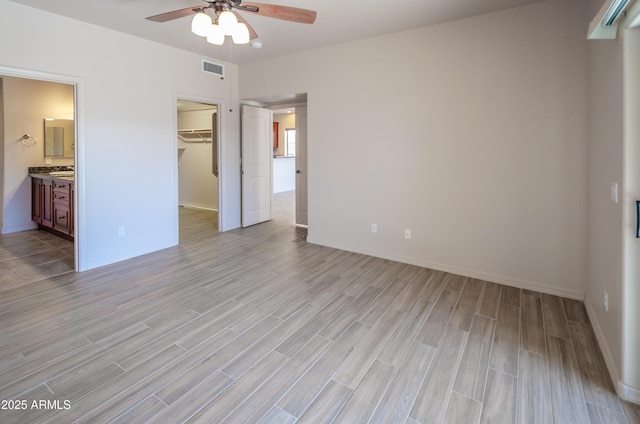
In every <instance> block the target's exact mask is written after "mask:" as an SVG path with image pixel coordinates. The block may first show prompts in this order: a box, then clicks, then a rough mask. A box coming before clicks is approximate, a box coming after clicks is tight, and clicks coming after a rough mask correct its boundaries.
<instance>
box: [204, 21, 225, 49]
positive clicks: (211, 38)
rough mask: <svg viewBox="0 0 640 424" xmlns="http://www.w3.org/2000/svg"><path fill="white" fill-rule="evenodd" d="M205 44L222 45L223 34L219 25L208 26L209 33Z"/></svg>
mask: <svg viewBox="0 0 640 424" xmlns="http://www.w3.org/2000/svg"><path fill="white" fill-rule="evenodd" d="M207 43H211V44H215V45H216V46H221V45H223V44H224V32H223V31H222V28H220V25H216V24H213V25H211V26H209V33H208V34H207Z"/></svg>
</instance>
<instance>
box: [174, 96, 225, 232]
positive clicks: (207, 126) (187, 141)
mask: <svg viewBox="0 0 640 424" xmlns="http://www.w3.org/2000/svg"><path fill="white" fill-rule="evenodd" d="M219 110H220V107H219V105H218V104H217V103H214V102H209V101H206V100H193V99H183V98H180V99H177V100H176V129H177V130H176V138H177V161H178V220H179V231H180V235H179V236H180V237H179V239H183V236H188V237H189V238H192V237H193V236H195V235H197V234H201V235H204V234H212V233H217V232H218V231H219V226H220V223H219V222H220V220H219V210H220V190H219V185H220V182H219V178H218V177H219V173H218V166H219V164H218V153H219V146H218V137H219V131H218V128H219V125H218V123H219V119H218V116H219ZM194 228H197V230H195V231H193V230H190V229H194ZM186 232H189V233H188V234H187V233H186ZM192 233H193V234H192Z"/></svg>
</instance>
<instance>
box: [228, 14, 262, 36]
mask: <svg viewBox="0 0 640 424" xmlns="http://www.w3.org/2000/svg"><path fill="white" fill-rule="evenodd" d="M232 12H233V14H234V15H236V18H237V19H238V22H242V23H243V24H245V25H246V26H247V29H248V30H249V39H250V40H255V39H256V38H258V33H256V31H255V30H254V29H253V27H252V26H251V25H249V22H247V20H246V19H245V18H244V17H243V16H242V15H241V14H239V13H238V12H236V11H233V10H232Z"/></svg>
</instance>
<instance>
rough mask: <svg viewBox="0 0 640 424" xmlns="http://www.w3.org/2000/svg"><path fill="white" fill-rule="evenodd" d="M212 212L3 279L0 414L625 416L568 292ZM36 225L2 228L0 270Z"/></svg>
mask: <svg viewBox="0 0 640 424" xmlns="http://www.w3.org/2000/svg"><path fill="white" fill-rule="evenodd" d="M215 219H216V218H215V215H214V214H212V213H209V212H203V211H195V210H188V209H181V211H180V226H181V229H180V237H181V243H180V246H176V247H174V248H170V249H166V250H163V251H160V252H155V253H152V254H149V255H146V256H143V257H139V258H135V259H131V260H128V261H124V262H121V263H118V264H115V265H111V266H106V267H102V268H100V269H96V270H91V271H87V272H83V273H73V272H67V273H63V274H59V275H47V274H40V278H34V277H33V275H34V274H32V273H29V272H26V273H23V275H28V277H25V278H23V279H22V280H20V279H19V276H18V275H14V276H13V277H11V278H8V277H7V278H6V279H3V280H2V285H1V286H0V340H1V341H2V343H0V399H2V400H4V401H6V402H5V403H3V406H4V407H10V406H11V407H13V408H15V407H16V404H15V401H21V400H24V401H26V408H25V409H22V410H16V409H13V410H9V409H1V410H0V423H3V424H4V423H71V422H79V423H107V422H117V423H143V422H153V423H178V422H188V423H200V422H201V423H314V424H315V423H349V424H351V423H412V424H415V423H425V424H426V423H429V424H430V423H441V422H442V423H489V422H491V423H552V422H555V423H589V422H591V423H594V424H595V423H629V424H631V423H637V422H638V417H640V408H639V407H637V406H634V405H631V404H627V403H624V402H621V401H620V400H619V399H618V398H617V397H616V396H615V394H614V393H613V389H612V386H611V383H610V381H609V378H608V376H607V373H606V369H605V365H604V362H603V359H602V355H601V353H600V351H599V350H598V348H597V345H596V343H595V339H594V335H593V331H592V329H591V327H590V325H589V322H588V320H587V316H586V313H585V310H584V306H583V305H582V304H581V303H580V302H576V301H573V300H569V299H562V298H559V297H555V296H549V295H544V294H540V293H537V292H531V291H526V290H519V289H514V288H511V287H506V286H502V285H499V284H494V283H489V282H485V281H479V280H474V279H469V278H464V277H460V276H455V275H451V274H447V273H443V272H436V271H433V270H429V269H424V268H419V267H416V266H411V265H405V264H400V263H396V262H392V261H387V260H383V259H377V258H372V257H368V256H365V255H360V254H355V253H349V252H344V251H339V250H335V249H330V248H325V247H321V246H315V245H312V244H308V243H306V242H305V240H304V237H303V236H304V233H305V230H304V229H300V228H295V227H293V226H292V225H291V224H288V223H284V222H281V221H277V220H275V221H272V222H269V223H265V224H261V225H257V226H254V227H251V228H247V229H238V230H234V231H230V232H227V233H222V234H218V233H217V232H216V231H215V225H214V223H215ZM33 233H35V232H28V233H26V234H22V236H19V235H7V236H0V258H2V266H4V267H6V268H5V269H13V266H14V264H13V263H8V264H7V263H5V262H6V261H11V260H12V259H11V258H12V253H11V252H12V250H13V252H14V253H15V252H18V251H21V250H20V249H19V248H18V247H17V246H18V245H19V243H18V239H19V238H20V237H26V239H28V240H30V239H31V238H32V237H35V238H37V237H38V236H40V235H39V234H33ZM30 243H33V242H28V243H27V244H28V245H29V246H30V245H31V244H30ZM35 244H36V245H37V243H35ZM20 266H26V267H27V269H28V267H29V265H28V262H27V261H26V260H25V261H23V264H22V265H20ZM35 266H36V265H34V267H35ZM5 272H6V271H5ZM3 278H4V277H3ZM47 400H48V401H50V402H49V403H48V404H47V403H46V402H45V403H40V402H39V401H47ZM8 401H14V403H13V404H10V403H9V402H8ZM33 401H36V403H35V404H34V403H33ZM56 401H57V402H56ZM17 406H21V405H20V404H18V405H17Z"/></svg>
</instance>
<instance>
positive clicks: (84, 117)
mask: <svg viewBox="0 0 640 424" xmlns="http://www.w3.org/2000/svg"><path fill="white" fill-rule="evenodd" d="M25 28H28V31H25ZM16 34H19V36H17V35H16ZM0 39H2V40H11V42H3V43H0V67H4V68H10V69H21V70H26V71H31V72H36V71H41V72H45V73H47V74H55V75H61V76H64V78H66V79H73V80H75V81H78V104H77V108H78V110H77V113H78V126H79V131H78V146H77V149H78V152H77V155H78V156H77V159H78V160H77V163H76V166H77V168H76V180H77V184H78V192H77V196H78V200H79V203H78V205H77V206H78V210H79V216H77V218H78V227H79V228H78V231H79V233H78V234H77V236H78V237H77V238H76V240H77V242H78V245H79V251H78V259H79V263H80V269H88V268H93V267H97V266H101V265H105V264H108V263H112V262H116V261H119V260H123V259H127V258H130V257H133V256H136V255H141V254H144V253H147V252H151V251H154V250H158V249H162V248H166V247H169V246H172V245H175V244H176V243H177V242H178V213H177V203H178V194H177V182H178V180H177V162H178V161H177V141H176V137H175V134H176V127H175V121H176V115H175V114H176V104H175V97H176V95H177V94H178V93H179V94H180V95H181V98H189V97H190V96H194V97H195V96H201V97H205V96H206V97H208V98H215V99H219V100H220V101H219V103H222V113H223V116H222V118H221V125H222V134H223V135H222V146H221V149H222V155H223V156H224V159H223V160H224V164H225V166H223V167H222V169H221V173H222V176H221V178H222V181H223V184H224V187H223V189H222V190H221V191H222V199H223V200H222V211H221V221H222V227H223V229H229V228H234V227H237V226H239V224H240V211H239V210H240V198H239V192H240V190H239V187H240V172H239V169H240V168H239V158H240V148H239V138H238V133H239V129H238V128H239V116H238V107H237V99H236V98H235V96H234V98H231V97H230V96H231V94H230V93H232V92H237V87H235V86H233V87H231V86H230V84H231V82H232V81H237V67H236V66H234V65H230V64H227V65H226V75H227V78H225V79H224V80H221V79H220V78H216V77H215V76H212V75H209V74H205V73H203V72H202V71H201V70H200V68H201V59H202V57H200V56H199V55H195V54H192V53H187V52H184V51H180V50H177V49H174V48H171V47H167V46H163V45H160V44H156V43H153V42H150V41H147V40H143V39H140V38H136V37H132V36H129V35H126V34H122V33H118V32H114V31H111V30H107V29H103V28H100V27H96V26H93V25H89V24H85V23H81V22H78V21H74V20H71V19H67V18H64V17H60V16H57V15H53V14H49V13H45V12H42V11H39V10H37V9H33V8H29V7H24V6H21V5H18V4H15V3H12V2H10V1H8V0H0ZM199 41H200V40H197V41H194V42H199ZM51 46H55V48H52V47H51ZM5 73H6V72H5ZM229 109H233V110H234V112H228V110H229ZM121 226H122V227H125V229H126V236H124V237H118V227H121Z"/></svg>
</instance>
